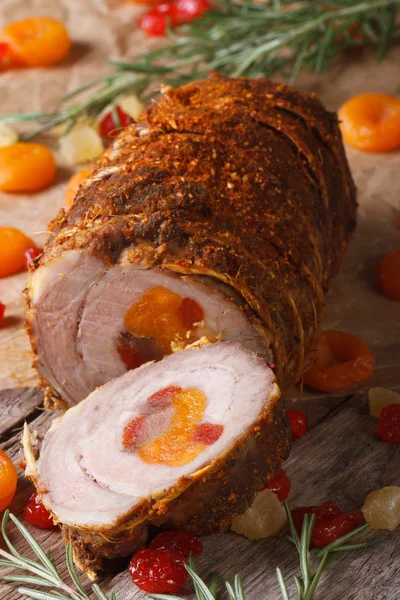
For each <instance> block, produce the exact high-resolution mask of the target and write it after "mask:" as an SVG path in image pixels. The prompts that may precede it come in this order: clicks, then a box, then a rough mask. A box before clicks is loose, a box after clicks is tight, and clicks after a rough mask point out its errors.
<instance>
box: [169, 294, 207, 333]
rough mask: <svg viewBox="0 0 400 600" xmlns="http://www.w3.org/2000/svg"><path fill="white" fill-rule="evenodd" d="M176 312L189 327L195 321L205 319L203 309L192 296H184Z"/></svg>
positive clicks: (198, 321) (184, 324) (188, 327)
mask: <svg viewBox="0 0 400 600" xmlns="http://www.w3.org/2000/svg"><path fill="white" fill-rule="evenodd" d="M176 314H177V315H178V317H179V318H180V320H181V322H182V324H183V326H184V327H186V328H187V329H190V328H191V327H193V325H194V324H195V323H200V321H202V320H203V319H204V311H203V309H202V308H201V306H200V304H197V302H196V300H192V298H183V299H182V302H181V304H180V306H179V308H178V310H177V311H176Z"/></svg>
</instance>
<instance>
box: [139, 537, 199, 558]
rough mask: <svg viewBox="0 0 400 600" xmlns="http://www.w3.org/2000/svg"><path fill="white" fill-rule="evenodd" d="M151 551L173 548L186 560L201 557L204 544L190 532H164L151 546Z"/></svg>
mask: <svg viewBox="0 0 400 600" xmlns="http://www.w3.org/2000/svg"><path fill="white" fill-rule="evenodd" d="M149 548H150V550H158V549H159V548H172V549H173V550H176V551H177V552H179V553H180V554H182V556H184V557H185V558H189V556H190V555H191V554H192V555H193V556H200V554H201V553H202V552H203V544H202V543H201V541H200V540H199V538H198V537H197V535H194V533H189V532H188V531H163V532H162V533H159V534H158V535H157V536H156V537H155V538H154V539H153V540H152V542H151V544H150V545H149Z"/></svg>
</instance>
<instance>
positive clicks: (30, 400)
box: [0, 387, 43, 439]
mask: <svg viewBox="0 0 400 600" xmlns="http://www.w3.org/2000/svg"><path fill="white" fill-rule="evenodd" d="M42 404H43V391H42V390H41V389H40V388H28V387H23V388H14V389H5V390H0V439H1V436H4V435H5V434H7V433H8V434H9V433H10V432H11V431H12V430H13V429H14V427H16V426H18V425H20V424H22V422H23V421H24V420H25V419H27V418H28V417H29V415H32V414H35V412H36V410H37V409H38V408H39V407H40V406H41V405H42Z"/></svg>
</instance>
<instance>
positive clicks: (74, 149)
mask: <svg viewBox="0 0 400 600" xmlns="http://www.w3.org/2000/svg"><path fill="white" fill-rule="evenodd" d="M103 150H104V146H103V142H102V140H101V137H100V135H99V134H98V133H97V131H96V130H95V129H93V127H90V126H89V125H83V126H79V127H76V128H75V129H73V130H72V131H70V132H69V133H68V134H67V135H64V136H63V137H61V139H60V151H61V153H62V155H63V156H64V158H65V159H66V160H68V162H69V163H70V164H72V165H78V164H80V163H85V162H89V161H92V160H95V159H96V158H98V157H99V156H100V154H102V152H103Z"/></svg>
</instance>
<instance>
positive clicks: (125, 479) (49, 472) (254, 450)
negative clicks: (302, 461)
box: [24, 342, 290, 574]
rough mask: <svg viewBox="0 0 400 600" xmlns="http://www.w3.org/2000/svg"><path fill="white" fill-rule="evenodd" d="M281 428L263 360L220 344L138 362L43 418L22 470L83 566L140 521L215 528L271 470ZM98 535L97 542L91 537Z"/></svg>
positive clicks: (136, 529) (138, 541) (95, 561)
mask: <svg viewBox="0 0 400 600" xmlns="http://www.w3.org/2000/svg"><path fill="white" fill-rule="evenodd" d="M289 439H290V435H289V428H288V425H287V422H286V417H285V415H284V410H283V407H282V404H281V403H280V402H279V388H278V386H277V384H276V383H275V377H274V374H273V372H272V370H271V369H270V368H269V367H268V366H267V365H266V363H265V362H264V361H263V360H262V359H260V358H257V357H256V356H255V355H254V354H253V353H252V352H250V351H248V350H246V349H244V348H243V346H241V345H240V344H237V343H232V342H221V343H218V344H207V345H204V346H200V347H197V348H190V349H186V350H184V351H183V352H180V353H178V354H174V355H171V356H167V357H165V358H164V359H163V360H161V361H159V362H156V363H151V364H146V365H143V366H142V367H140V368H138V369H135V370H133V371H130V372H128V373H126V374H125V375H123V376H122V377H120V378H118V379H115V380H113V381H111V382H109V383H108V384H106V385H104V386H103V387H102V388H99V389H98V390H96V391H95V392H93V393H92V394H91V395H90V396H88V398H87V399H86V400H84V401H83V402H81V403H80V404H78V405H77V406H75V407H73V408H71V409H69V410H68V411H67V412H66V413H65V415H64V416H63V417H62V418H60V419H57V420H55V421H54V423H53V425H52V426H51V428H50V430H49V431H48V433H47V435H46V437H45V439H44V441H43V444H42V447H41V449H40V456H39V458H38V459H37V460H36V459H35V458H34V456H33V452H32V449H31V442H30V435H29V432H28V431H27V430H26V432H25V435H24V450H25V457H26V461H27V468H26V471H25V473H26V475H27V476H28V477H30V478H31V479H33V481H34V483H35V485H36V488H37V490H38V492H39V493H40V495H41V498H42V501H43V503H44V505H45V506H46V508H47V509H48V510H50V511H51V513H52V514H53V516H54V518H55V519H56V521H58V522H59V523H61V524H62V526H63V531H64V537H65V539H67V540H72V542H73V545H74V549H75V558H76V561H77V564H78V565H79V566H80V567H81V568H83V569H85V570H86V571H90V572H92V574H93V573H94V572H95V571H97V570H100V569H101V568H103V567H104V561H105V559H107V558H117V557H118V556H127V555H129V554H131V553H132V552H133V550H134V549H135V548H136V547H138V546H140V545H142V544H143V542H144V540H145V538H146V528H147V525H148V524H150V523H151V524H155V525H159V526H161V525H162V526H172V527H175V528H178V529H184V530H189V531H192V532H195V533H198V534H202V533H213V532H217V531H223V530H225V529H226V528H227V527H228V526H229V523H230V521H231V520H232V518H233V517H234V516H235V515H236V514H239V513H242V512H243V511H244V510H245V509H246V508H247V506H248V505H249V504H250V503H251V502H252V500H253V498H254V496H255V494H256V493H257V492H258V491H259V489H260V488H261V487H262V485H263V484H265V481H266V480H268V479H269V478H271V477H272V476H273V474H274V473H275V472H276V471H277V470H278V469H279V467H280V465H281V463H282V461H283V460H284V459H285V458H286V457H287V454H288V450H289V445H290V442H289ZM102 536H103V543H101V539H102Z"/></svg>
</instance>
